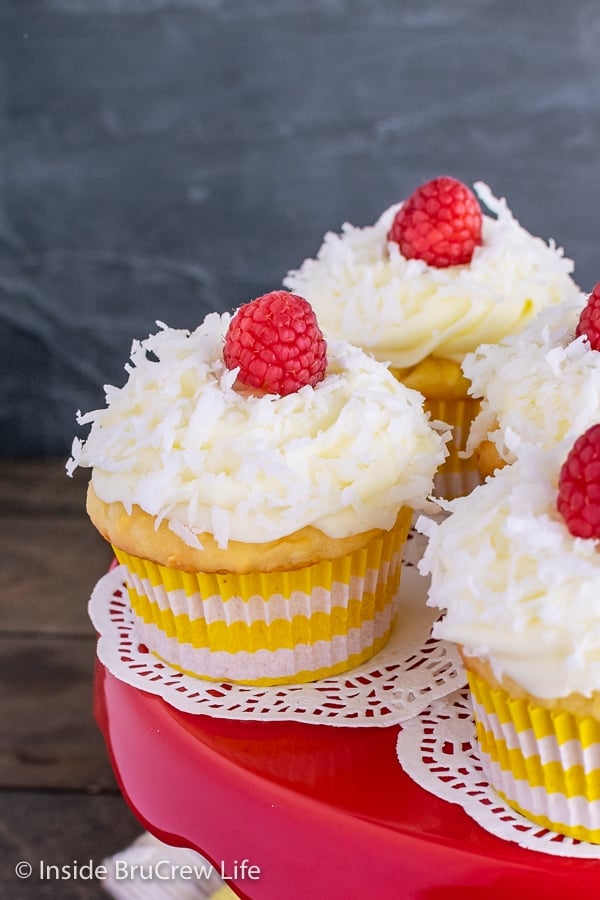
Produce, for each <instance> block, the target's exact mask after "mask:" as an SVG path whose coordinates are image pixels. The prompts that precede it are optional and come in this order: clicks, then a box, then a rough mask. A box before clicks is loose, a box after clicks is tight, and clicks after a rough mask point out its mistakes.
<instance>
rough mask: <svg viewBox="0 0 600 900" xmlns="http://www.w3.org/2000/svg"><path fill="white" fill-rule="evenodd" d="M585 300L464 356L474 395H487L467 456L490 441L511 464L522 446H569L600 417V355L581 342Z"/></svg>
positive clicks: (546, 312)
mask: <svg viewBox="0 0 600 900" xmlns="http://www.w3.org/2000/svg"><path fill="white" fill-rule="evenodd" d="M585 302H586V301H585V297H584V296H583V295H581V296H580V297H578V298H577V299H576V300H573V301H570V302H567V303H564V304H561V305H560V306H557V307H553V308H552V309H548V310H544V311H543V312H542V313H540V314H539V315H538V316H537V317H536V318H535V319H534V320H533V321H532V322H531V323H530V324H529V325H528V326H527V328H526V329H525V330H524V331H523V332H522V333H521V334H519V335H514V336H512V337H508V338H505V339H504V340H503V341H501V342H500V343H499V344H496V345H491V344H484V345H482V346H481V347H479V348H478V349H477V350H476V351H475V352H474V353H471V354H468V355H467V356H466V357H465V360H464V362H463V371H464V373H465V375H466V376H467V378H469V379H470V381H471V388H470V393H471V394H472V395H473V396H474V397H480V398H482V404H481V412H480V413H479V416H478V417H477V418H476V420H475V422H474V423H473V425H472V428H471V433H470V435H469V441H468V444H467V451H466V452H467V453H471V452H472V451H473V449H474V448H475V447H476V446H477V445H478V444H479V443H480V442H481V441H482V440H486V439H487V440H490V441H492V442H493V443H494V444H495V445H496V448H497V450H498V453H499V454H500V456H501V457H502V459H504V460H505V461H506V462H513V461H514V460H515V458H516V457H517V456H518V455H519V453H520V448H521V447H522V446H523V445H524V444H537V445H539V446H542V447H549V446H551V445H552V444H555V443H557V442H561V441H562V442H564V441H566V442H569V441H571V439H572V438H574V437H576V436H578V435H579V434H581V433H583V431H585V430H586V428H588V427H589V426H590V425H593V424H594V423H595V422H597V421H598V420H599V419H600V352H598V351H596V350H592V349H591V348H590V345H589V342H588V341H587V340H586V339H585V338H583V337H581V338H575V328H576V326H577V321H578V318H579V313H580V311H581V309H582V307H583V305H584V304H585Z"/></svg>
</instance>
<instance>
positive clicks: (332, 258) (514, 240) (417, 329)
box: [284, 183, 579, 368]
mask: <svg viewBox="0 0 600 900" xmlns="http://www.w3.org/2000/svg"><path fill="white" fill-rule="evenodd" d="M475 189H476V191H477V193H478V195H479V197H480V199H481V200H482V201H483V203H485V205H486V207H487V208H488V209H489V210H490V211H491V212H492V213H493V214H494V216H495V217H492V216H489V215H484V216H483V234H482V237H483V243H482V245H481V246H480V247H477V248H476V249H475V253H474V255H473V259H472V260H471V262H470V263H469V264H468V265H462V266H450V267H448V268H444V269H437V268H435V267H433V266H428V265H427V264H426V263H424V262H423V261H422V260H415V259H413V260H407V259H405V258H404V257H403V256H402V254H401V253H400V250H399V247H398V245H397V244H395V243H393V242H388V240H387V233H388V231H389V228H390V226H391V224H392V221H393V219H394V216H395V214H396V212H397V210H398V209H399V208H400V206H401V204H396V205H395V206H391V207H390V208H389V209H388V210H386V211H385V212H384V213H383V215H382V216H381V217H380V219H379V220H378V221H377V222H376V223H375V224H374V225H372V226H368V227H366V228H356V227H354V226H352V225H349V224H348V223H346V224H344V225H343V227H342V231H341V234H335V233H333V232H328V233H327V234H326V235H325V238H324V241H323V244H322V246H321V248H320V250H319V252H318V255H317V258H316V259H307V260H305V261H304V263H303V264H302V266H301V267H300V269H298V270H295V271H291V272H288V274H287V276H286V278H285V279H284V284H285V285H286V287H288V288H290V289H291V290H292V291H295V292H296V293H298V294H300V295H301V296H303V297H306V299H307V300H309V302H310V303H311V304H312V306H313V308H314V310H315V312H316V314H317V317H318V319H319V321H320V323H321V326H322V328H323V329H324V330H326V331H327V333H328V334H329V335H331V336H334V337H338V338H343V339H344V340H348V341H350V342H351V343H354V344H358V345H359V346H361V347H364V348H365V349H366V350H368V351H369V352H371V353H373V355H374V356H376V357H377V358H378V359H380V360H382V361H385V362H390V363H391V364H392V365H393V366H396V367H398V368H407V367H409V366H413V365H415V364H416V363H418V362H420V361H421V360H422V359H424V358H425V357H426V356H429V355H434V356H438V357H445V358H448V359H454V360H456V361H457V362H460V361H461V360H462V358H463V357H464V355H465V354H466V353H468V352H469V351H471V350H474V349H475V348H476V347H477V346H478V345H479V344H481V343H483V342H486V341H489V342H495V341H498V340H500V339H501V338H502V337H504V336H505V335H506V334H510V333H513V332H516V331H519V330H520V329H521V328H522V327H523V326H524V325H525V323H526V322H527V321H528V320H529V319H530V318H531V317H532V316H533V315H534V314H535V313H537V312H538V311H539V310H541V309H543V308H545V307H547V306H551V305H554V304H557V303H559V302H560V301H562V300H564V299H566V298H568V297H570V296H575V295H577V294H578V293H579V290H578V288H577V286H576V285H575V283H574V282H573V280H572V278H571V272H572V271H573V263H572V262H571V260H569V259H566V258H565V257H564V256H563V251H562V250H561V249H559V248H557V247H556V246H555V245H554V243H553V242H552V241H551V242H550V243H549V244H546V243H545V242H544V241H543V240H542V239H541V238H539V237H534V236H532V235H531V234H529V232H527V231H526V230H525V229H524V228H522V227H521V225H519V223H518V222H517V221H516V220H515V219H514V217H513V216H512V214H511V212H510V210H509V209H508V207H507V206H506V203H505V202H504V201H503V200H497V199H496V198H495V197H494V196H493V195H492V193H491V192H490V190H489V188H488V187H486V185H484V184H481V183H478V184H476V185H475Z"/></svg>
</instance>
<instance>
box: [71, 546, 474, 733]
mask: <svg viewBox="0 0 600 900" xmlns="http://www.w3.org/2000/svg"><path fill="white" fill-rule="evenodd" d="M421 544H422V540H421V536H419V535H414V534H413V533H412V532H411V535H410V539H409V540H408V541H407V545H406V552H405V557H404V563H403V571H402V585H401V588H400V593H399V597H400V599H399V613H398V616H397V622H396V625H395V626H394V630H393V633H392V636H391V638H390V640H389V642H388V644H387V645H386V646H385V647H384V649H383V650H382V651H381V652H380V653H378V654H377V656H375V657H373V659H371V660H369V661H368V662H366V663H363V664H362V665H361V666H357V667H356V668H355V669H353V670H352V671H351V672H345V673H344V674H342V675H338V676H336V677H332V678H326V679H323V680H321V681H316V682H313V683H310V684H298V685H280V686H277V687H267V688H265V687H249V686H245V685H236V684H230V683H227V682H222V683H216V682H210V681H203V680H202V679H199V678H194V677H192V676H189V675H185V674H184V673H182V672H179V671H177V670H176V669H173V668H171V667H170V666H168V665H166V664H165V663H163V662H161V661H160V660H159V659H158V658H157V657H155V656H153V655H152V654H151V653H148V651H147V650H145V648H143V647H141V648H140V645H139V642H138V640H137V639H136V632H135V619H134V616H133V613H132V612H131V609H130V607H129V602H128V598H127V591H126V589H125V586H124V583H123V574H122V572H123V570H122V568H121V567H117V568H115V569H113V570H112V571H110V572H108V573H107V574H106V575H104V577H103V578H101V579H100V581H99V582H98V584H97V585H96V587H95V589H94V591H93V593H92V596H91V599H90V603H89V614H90V618H91V620H92V622H93V624H94V626H95V628H96V630H97V632H98V633H99V639H98V648H97V653H98V658H99V659H100V661H101V662H102V663H103V664H104V665H105V666H106V667H107V668H108V670H109V671H110V672H111V673H112V674H113V675H115V676H116V677H117V678H120V679H121V680H122V681H125V682H127V683H128V684H131V685H133V687H136V688H140V689H142V690H145V691H148V692H150V693H153V694H158V695H159V696H161V697H162V698H163V699H164V700H166V701H167V702H168V703H170V704H171V705H172V706H174V707H176V708H177V709H180V710H182V711H184V712H188V713H196V714H204V715H210V716H216V717H221V718H228V719H238V720H240V719H260V720H261V721H265V720H293V721H299V722H311V723H314V724H327V725H346V726H349V725H350V726H374V725H378V726H388V725H394V724H398V723H400V722H404V721H406V720H407V719H410V718H411V717H412V716H415V715H416V714H417V713H419V712H420V711H421V710H423V709H425V708H426V707H427V706H429V704H430V703H431V702H432V701H433V700H435V699H437V698H439V697H443V696H445V695H446V694H449V693H452V692H453V691H455V690H456V688H457V687H458V686H459V685H463V684H464V682H465V676H464V670H463V667H462V663H461V661H460V658H459V655H458V653H457V652H456V650H455V648H454V646H453V645H452V644H447V643H445V642H444V641H438V640H434V639H433V638H431V637H430V631H431V625H432V623H433V621H434V618H435V616H436V615H437V611H436V610H432V609H430V608H429V607H427V606H425V594H426V587H427V582H426V580H425V579H424V578H423V577H422V576H420V575H419V573H418V571H417V570H416V567H415V564H414V561H415V559H417V558H419V556H420V554H421V546H420V545H421Z"/></svg>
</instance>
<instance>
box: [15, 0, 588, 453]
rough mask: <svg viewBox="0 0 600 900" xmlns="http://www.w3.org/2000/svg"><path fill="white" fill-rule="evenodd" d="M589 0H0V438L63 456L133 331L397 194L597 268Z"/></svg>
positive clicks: (307, 245)
mask: <svg viewBox="0 0 600 900" xmlns="http://www.w3.org/2000/svg"><path fill="white" fill-rule="evenodd" d="M599 46H600V4H598V3H597V2H595V0H588V2H581V0H571V2H569V3H565V2H564V0H535V2H530V0H528V2H523V0H433V2H427V0H408V2H399V0H295V2H292V0H287V2H286V0H178V2H177V0H171V2H169V0H46V2H43V0H39V2H35V0H13V2H11V0H0V67H1V68H0V351H1V352H0V358H1V372H0V399H1V407H0V434H1V441H0V446H1V452H2V454H3V455H5V456H11V455H22V456H24V455H29V456H30V455H36V454H37V455H42V454H43V455H48V454H67V453H68V450H69V447H70V443H71V439H72V436H73V434H74V433H75V432H76V430H77V427H76V424H75V411H76V410H77V408H81V409H84V410H87V409H90V408H93V407H95V406H97V405H99V404H101V403H102V402H103V391H102V386H103V385H104V384H105V383H106V382H110V383H116V384H121V383H122V382H123V380H124V377H125V374H124V372H123V364H124V362H125V360H126V358H127V355H128V351H129V346H130V343H131V339H132V338H133V337H145V336H146V335H147V334H148V333H149V332H150V331H152V330H153V329H154V322H155V320H156V319H161V320H163V321H165V322H167V323H168V324H170V325H173V326H177V327H194V326H195V325H196V324H197V323H198V322H199V321H200V320H201V319H202V318H203V316H204V314H205V313H206V312H207V311H208V310H211V309H229V308H233V307H235V306H237V305H239V304H240V303H242V302H245V301H246V300H249V299H251V298H252V297H254V296H256V295H257V294H259V293H262V292H264V291H266V290H271V289H273V288H276V287H280V286H281V281H282V279H283V277H284V275H285V273H286V271H287V270H288V269H289V268H293V267H296V266H297V265H298V264H299V263H300V262H301V261H302V259H303V258H304V257H305V256H307V255H311V256H312V255H314V253H315V252H316V250H317V249H318V247H319V244H320V242H321V238H322V236H323V234H324V232H325V231H326V230H328V229H334V230H338V229H339V228H340V226H341V224H342V222H343V221H345V220H348V221H351V222H353V223H354V224H357V225H366V224H369V223H371V222H372V221H374V220H375V219H376V218H377V217H378V215H379V214H380V213H381V212H382V211H383V209H384V208H386V207H387V206H389V205H390V204H391V203H393V202H396V201H398V200H400V199H402V198H403V197H405V196H406V195H407V194H408V193H410V191H412V189H413V188H414V187H415V186H416V185H417V184H418V183H420V182H421V181H423V180H425V179H427V178H431V177H434V176H436V175H440V174H451V175H454V176H456V177H458V178H461V179H463V180H465V181H467V182H468V183H472V182H473V181H475V180H477V179H482V180H484V181H487V182H488V183H489V184H490V186H491V187H492V188H493V190H494V191H495V193H496V194H498V195H502V196H505V197H506V198H507V200H508V202H509V205H510V206H511V207H512V209H513V211H514V212H515V214H516V215H517V217H518V218H519V219H520V221H521V222H522V224H523V225H525V226H526V227H527V228H528V229H529V230H530V231H532V232H534V233H537V234H540V235H541V236H543V237H544V238H550V237H552V238H554V239H556V241H557V243H558V244H559V245H561V246H563V247H564V248H565V251H566V253H567V255H569V256H571V257H572V258H573V259H574V260H575V262H576V276H577V280H578V282H579V284H580V285H581V287H582V288H583V289H584V290H590V289H591V287H592V286H593V284H594V283H595V282H596V281H597V280H599V279H600V266H598V265H597V262H596V255H597V241H598V213H597V209H598V204H599V201H600V187H599V185H600V177H599V176H600V153H599V151H598V147H599V146H600V144H599V138H600V116H599V113H600V53H599V51H598V47H599Z"/></svg>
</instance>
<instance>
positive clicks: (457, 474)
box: [424, 397, 482, 500]
mask: <svg viewBox="0 0 600 900" xmlns="http://www.w3.org/2000/svg"><path fill="white" fill-rule="evenodd" d="M424 407H425V410H426V411H427V412H429V413H430V414H431V418H432V420H433V419H439V420H440V421H442V422H447V423H448V424H449V425H451V426H452V438H451V440H450V441H448V443H447V445H446V446H447V448H448V456H447V457H446V459H445V461H444V462H443V463H442V465H441V466H440V468H439V469H438V471H437V473H436V476H435V491H436V493H437V495H438V496H440V497H445V498H446V499H447V500H452V499H453V498H454V497H464V496H465V495H466V494H469V493H470V492H471V491H472V490H473V488H474V487H475V486H476V485H478V484H480V483H481V481H482V479H481V476H480V474H479V472H478V470H477V466H476V463H475V460H474V459H473V458H472V457H469V458H468V459H463V458H462V457H460V456H459V453H460V452H461V451H463V450H464V449H465V447H466V445H467V438H468V436H469V430H470V428H471V422H472V421H473V419H474V418H475V416H476V415H477V413H478V412H479V410H480V407H481V404H480V401H479V400H474V399H473V398H472V397H465V398H464V399H459V400H431V399H429V398H426V399H425V403H424Z"/></svg>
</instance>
